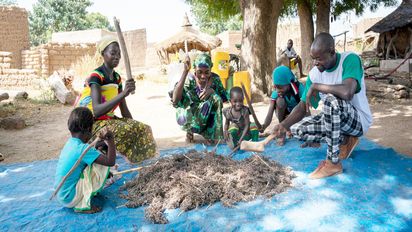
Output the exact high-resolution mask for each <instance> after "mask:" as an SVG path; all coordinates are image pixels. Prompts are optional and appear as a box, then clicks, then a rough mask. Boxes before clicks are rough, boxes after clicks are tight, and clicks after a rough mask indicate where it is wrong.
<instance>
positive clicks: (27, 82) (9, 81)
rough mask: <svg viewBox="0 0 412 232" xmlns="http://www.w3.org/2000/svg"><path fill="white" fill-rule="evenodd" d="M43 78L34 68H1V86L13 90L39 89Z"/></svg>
mask: <svg viewBox="0 0 412 232" xmlns="http://www.w3.org/2000/svg"><path fill="white" fill-rule="evenodd" d="M40 80H41V78H40V77H39V76H38V75H37V74H36V72H35V71H34V70H27V69H0V88H2V89H11V90H27V89H39V88H40Z"/></svg>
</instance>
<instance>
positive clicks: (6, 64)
mask: <svg viewBox="0 0 412 232" xmlns="http://www.w3.org/2000/svg"><path fill="white" fill-rule="evenodd" d="M11 62H12V53H11V52H0V69H9V68H11Z"/></svg>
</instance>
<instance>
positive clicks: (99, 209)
mask: <svg viewBox="0 0 412 232" xmlns="http://www.w3.org/2000/svg"><path fill="white" fill-rule="evenodd" d="M100 211H102V208H101V207H99V206H95V205H92V207H91V209H89V210H74V212H75V213H83V214H94V213H98V212H100Z"/></svg>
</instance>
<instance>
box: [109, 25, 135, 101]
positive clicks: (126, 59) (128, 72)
mask: <svg viewBox="0 0 412 232" xmlns="http://www.w3.org/2000/svg"><path fill="white" fill-rule="evenodd" d="M113 22H114V27H115V28H116V32H117V37H118V38H119V43H120V49H121V50H122V54H123V59H124V65H125V68H126V75H127V80H133V76H132V69H131V68H130V60H129V55H128V53H127V48H126V43H125V42H124V38H123V34H122V30H121V29H120V23H119V20H118V19H117V18H116V17H113ZM132 94H134V91H133V92H132Z"/></svg>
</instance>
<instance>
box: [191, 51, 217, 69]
mask: <svg viewBox="0 0 412 232" xmlns="http://www.w3.org/2000/svg"><path fill="white" fill-rule="evenodd" d="M212 66H213V63H212V59H211V58H210V56H209V55H208V54H207V53H201V54H199V55H198V56H197V57H196V59H195V62H193V68H198V67H206V68H212Z"/></svg>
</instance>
